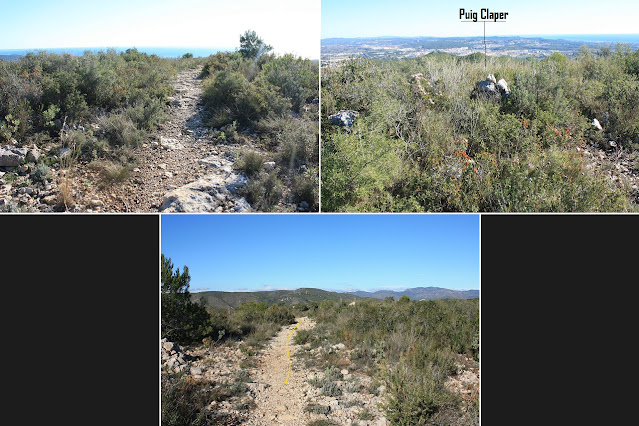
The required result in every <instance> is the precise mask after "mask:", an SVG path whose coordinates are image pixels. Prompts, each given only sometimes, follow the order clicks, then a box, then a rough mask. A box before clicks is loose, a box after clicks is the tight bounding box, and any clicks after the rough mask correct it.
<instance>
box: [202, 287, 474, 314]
mask: <svg viewBox="0 0 639 426" xmlns="http://www.w3.org/2000/svg"><path fill="white" fill-rule="evenodd" d="M402 296H408V297H409V298H410V299H411V300H433V299H449V298H453V297H454V298H458V299H475V298H479V290H465V291H460V290H450V289H447V288H440V287H417V288H409V289H406V290H403V291H392V290H379V291H375V292H368V291H354V292H343V293H340V292H334V291H326V290H320V289H317V288H299V289H297V290H272V291H250V292H249V291H247V292H243V291H237V292H231V291H203V292H199V293H191V299H192V300H194V301H199V300H201V299H203V300H204V303H205V305H206V306H209V307H211V308H218V309H226V308H236V307H238V306H240V305H241V304H242V303H244V302H265V303H266V304H268V305H272V304H275V303H285V304H287V305H297V304H306V303H318V302H322V301H324V300H355V299H358V298H361V297H370V298H373V299H385V298H387V297H393V298H395V300H399V298H400V297H402Z"/></svg>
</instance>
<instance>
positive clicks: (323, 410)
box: [304, 403, 331, 414]
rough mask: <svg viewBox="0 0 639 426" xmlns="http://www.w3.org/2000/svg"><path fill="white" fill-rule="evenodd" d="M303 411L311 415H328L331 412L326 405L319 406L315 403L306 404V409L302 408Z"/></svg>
mask: <svg viewBox="0 0 639 426" xmlns="http://www.w3.org/2000/svg"><path fill="white" fill-rule="evenodd" d="M304 411H305V412H307V413H313V414H328V413H330V411H331V407H330V406H328V405H319V404H316V403H310V404H307V405H306V407H304Z"/></svg>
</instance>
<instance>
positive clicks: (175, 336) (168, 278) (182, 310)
mask: <svg viewBox="0 0 639 426" xmlns="http://www.w3.org/2000/svg"><path fill="white" fill-rule="evenodd" d="M161 281H162V296H161V297H162V306H161V309H162V328H161V330H162V337H166V338H167V339H168V340H169V341H172V342H176V343H179V344H188V343H192V342H194V341H197V340H200V339H202V337H204V336H205V335H206V334H208V333H209V332H210V331H211V318H210V315H209V313H208V312H207V311H206V309H205V308H204V306H203V305H201V304H198V303H193V302H192V301H191V293H189V285H190V282H191V276H190V275H189V268H188V267H187V266H184V270H183V272H182V273H180V269H179V268H177V269H176V270H175V272H174V271H173V263H172V262H171V258H166V257H165V256H164V254H162V271H161Z"/></svg>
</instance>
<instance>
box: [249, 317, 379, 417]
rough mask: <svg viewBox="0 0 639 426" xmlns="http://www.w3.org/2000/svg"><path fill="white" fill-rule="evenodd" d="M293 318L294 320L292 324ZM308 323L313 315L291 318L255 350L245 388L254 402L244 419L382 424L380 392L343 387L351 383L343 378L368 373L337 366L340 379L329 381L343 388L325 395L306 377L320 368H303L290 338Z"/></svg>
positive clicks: (363, 379)
mask: <svg viewBox="0 0 639 426" xmlns="http://www.w3.org/2000/svg"><path fill="white" fill-rule="evenodd" d="M297 324H299V326H297V328H295V326H296V325H297ZM314 327H315V322H314V321H313V320H311V319H308V318H306V317H303V318H297V319H296V324H292V325H290V326H287V327H284V328H283V329H282V330H281V331H280V332H279V333H278V334H277V335H276V336H275V337H274V338H273V339H272V340H271V341H270V343H269V345H268V346H267V347H266V348H265V349H264V350H263V351H262V353H261V354H260V355H258V357H257V368H256V370H255V371H254V372H253V374H252V375H251V378H252V381H253V382H255V384H254V385H253V386H252V387H251V390H252V392H251V393H252V397H253V398H254V399H253V401H254V402H255V404H256V408H254V409H252V410H251V411H250V413H249V416H248V418H247V420H246V423H245V424H247V425H286V426H294V425H295V426H299V425H306V424H309V423H311V422H313V421H317V420H324V421H328V422H332V423H327V424H337V425H351V424H352V425H356V424H357V425H360V426H365V425H376V426H383V425H386V424H387V421H386V419H385V418H384V417H383V415H382V414H381V412H380V410H379V409H378V403H379V402H381V401H382V399H383V396H380V395H371V394H368V393H358V391H355V393H350V392H347V391H346V388H347V387H348V385H349V383H352V382H347V380H352V379H355V380H357V383H362V384H364V383H370V382H371V379H370V378H369V377H366V376H363V375H362V376H360V377H355V376H354V375H353V374H349V372H348V370H346V369H343V370H341V373H343V374H342V376H341V379H343V380H338V381H336V382H335V384H336V385H337V386H338V387H340V389H344V391H340V392H339V395H333V396H327V395H325V394H324V393H323V392H322V390H321V389H318V388H317V387H315V386H312V385H311V384H310V383H309V380H312V379H313V378H318V377H322V376H323V373H321V372H319V371H317V369H312V368H306V367H305V366H304V363H303V362H302V361H301V360H300V359H299V358H298V357H296V356H295V354H296V353H297V352H298V351H301V350H302V349H303V348H302V346H300V345H296V344H295V343H294V338H295V335H296V334H297V333H298V332H299V331H302V330H310V329H312V328H314ZM294 328H295V330H294V331H293V332H292V333H291V330H293V329H294ZM289 334H290V338H289V340H288V348H289V354H290V359H291V371H290V374H289V377H288V382H287V383H285V381H286V377H287V373H288V367H289V361H288V359H289V358H288V355H287V353H286V341H287V337H288V336H289ZM330 350H335V351H340V350H342V351H344V350H345V347H344V345H343V344H338V345H334V346H333V347H332V348H331V349H330ZM318 355H319V353H318ZM363 388H364V386H362V389H363ZM351 390H354V389H351ZM358 390H359V389H358ZM362 413H366V415H362Z"/></svg>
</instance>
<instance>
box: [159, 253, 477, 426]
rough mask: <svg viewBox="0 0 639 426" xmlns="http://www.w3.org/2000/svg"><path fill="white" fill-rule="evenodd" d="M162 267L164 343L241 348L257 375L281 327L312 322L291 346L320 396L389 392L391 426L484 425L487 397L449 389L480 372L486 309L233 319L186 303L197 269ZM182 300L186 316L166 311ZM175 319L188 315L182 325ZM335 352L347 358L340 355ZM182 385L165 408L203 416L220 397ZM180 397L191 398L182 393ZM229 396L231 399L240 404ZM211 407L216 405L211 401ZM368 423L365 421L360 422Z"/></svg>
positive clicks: (358, 310) (369, 302)
mask: <svg viewBox="0 0 639 426" xmlns="http://www.w3.org/2000/svg"><path fill="white" fill-rule="evenodd" d="M162 262H163V273H162V277H163V278H162V279H163V281H162V282H163V294H162V335H163V337H169V338H171V337H173V338H176V337H179V339H177V341H179V342H182V343H183V344H187V345H188V344H194V345H195V344H204V345H212V346H214V345H224V344H227V343H228V342H234V341H241V342H242V343H241V346H240V348H241V350H242V351H243V352H244V353H245V354H246V355H247V356H246V359H245V360H244V361H243V362H242V365H241V368H243V369H248V368H253V367H255V364H254V361H253V358H252V357H253V355H255V354H256V353H257V351H258V350H259V349H260V348H261V347H262V345H263V344H264V342H266V340H268V339H269V338H270V337H272V336H274V335H275V334H276V333H277V332H278V330H279V329H280V327H281V326H284V325H288V324H292V323H293V322H294V321H295V317H296V316H302V315H303V316H308V317H309V318H312V319H313V320H314V321H315V322H316V323H317V325H316V326H315V328H313V329H308V330H299V331H297V332H296V333H295V335H294V338H293V339H292V340H293V342H294V343H295V344H296V345H301V346H300V347H299V350H298V351H297V353H296V355H295V356H296V359H297V361H296V362H299V363H303V365H304V366H305V367H306V368H309V369H310V368H312V369H316V370H320V371H322V372H323V373H320V374H317V375H316V376H314V377H313V378H312V379H310V381H309V383H310V384H311V385H313V386H315V387H317V388H318V389H321V394H322V395H326V396H339V395H342V394H343V393H359V392H365V393H371V394H374V395H380V393H379V392H380V391H379V389H380V386H382V385H383V386H385V392H384V394H383V395H384V397H385V401H386V402H385V404H384V406H383V410H384V414H385V416H386V418H387V419H388V420H389V421H390V422H391V424H398V425H421V424H439V425H450V424H456V425H477V424H479V399H478V398H479V395H478V394H477V393H474V394H472V395H471V396H470V397H465V398H463V397H462V396H460V395H458V394H456V393H455V392H452V391H451V390H450V389H449V388H448V387H447V386H446V380H447V378H449V377H450V376H452V375H455V374H456V373H457V371H458V368H459V365H466V366H468V365H469V363H470V366H471V367H474V368H478V367H479V299H440V300H432V301H418V302H415V301H411V300H409V298H408V297H406V296H404V297H402V298H401V299H400V300H397V301H395V300H393V298H390V297H389V298H387V299H386V300H374V299H361V300H357V301H356V302H355V303H352V302H351V301H350V300H348V301H347V300H343V301H324V302H321V303H308V304H303V305H295V306H287V305H283V304H274V305H270V306H269V305H267V304H266V303H263V302H260V303H256V302H247V303H243V304H242V305H241V306H240V307H238V308H234V309H230V308H229V309H212V308H204V307H203V306H202V305H199V304H197V303H194V302H192V301H191V300H190V299H189V297H186V298H182V296H179V294H183V293H184V290H185V289H186V291H187V292H188V286H185V284H188V278H186V277H187V276H188V268H185V270H184V271H183V272H180V271H179V269H178V270H175V271H174V270H173V265H172V264H171V261H170V259H166V258H164V257H163V260H162ZM185 274H186V275H185ZM176 282H177V283H180V285H176V284H175V283H176ZM165 283H166V284H165ZM171 283H173V284H171ZM176 288H181V289H182V290H181V291H178V292H177V293H178V294H177V295H176V294H173V291H170V290H169V289H176ZM174 297H178V299H179V301H180V302H179V303H180V304H182V306H183V308H182V309H172V310H165V300H166V301H168V300H172V298H174ZM189 306H190V308H188V307H189ZM176 312H181V313H184V315H183V316H181V317H179V318H180V319H179V320H177V322H175V319H176V318H177V317H176V315H175V313H176ZM169 324H171V326H168V325H169ZM178 330H188V331H189V333H187V334H179V333H181V332H182V331H178ZM175 332H177V333H178V334H174V333H175ZM200 342H201V343H200ZM336 345H338V346H341V347H342V348H343V350H339V351H338V350H334V348H335V346H336ZM344 368H346V369H347V370H348V371H349V372H350V373H351V374H350V376H349V377H350V378H349V379H348V381H345V380H344V376H343V374H342V373H341V370H342V369H344ZM358 374H366V375H368V376H370V377H372V378H373V380H372V382H370V384H369V385H367V386H364V385H362V383H361V382H360V380H359V379H358ZM180 380H182V379H181V378H180V377H179V375H176V376H171V375H167V376H166V377H164V375H163V395H162V400H163V407H165V406H166V407H169V406H173V405H172V404H178V401H182V403H184V404H186V405H187V406H190V407H192V408H193V407H197V406H198V405H197V404H199V402H198V401H199V399H198V398H200V397H201V395H202V392H211V390H208V391H207V390H206V389H201V390H200V391H198V392H196V391H194V390H193V389H192V387H193V386H194V385H193V383H187V382H180ZM338 381H340V384H338V383H337V382H338ZM180 383H181V384H180ZM237 386H238V387H239V386H240V385H237ZM176 387H180V388H181V389H182V391H181V392H178V391H177V390H176ZM229 392H230V393H229V394H228V395H227V397H230V395H232V394H233V392H231V391H229ZM208 397H209V400H210V398H211V395H209V396H208ZM223 397H224V396H220V395H217V394H216V396H215V398H223ZM203 400H206V398H203ZM165 401H166V402H165ZM185 401H186V402H185ZM353 403H356V401H355V402H353ZM306 410H307V411H308V412H312V413H316V414H322V413H323V412H325V411H326V410H327V407H325V406H321V405H318V404H313V403H309V404H308V406H307V407H306ZM196 411H197V410H196ZM324 414H325V413H324ZM368 417H369V414H368V413H367V412H366V411H362V413H361V419H362V420H366V419H367V418H368ZM167 424H168V423H167ZM189 424H190V423H189ZM193 424H196V423H193Z"/></svg>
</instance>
